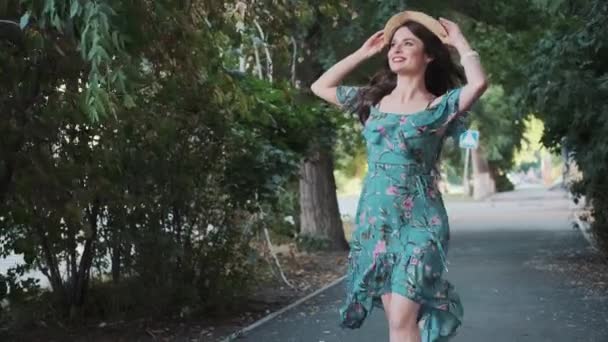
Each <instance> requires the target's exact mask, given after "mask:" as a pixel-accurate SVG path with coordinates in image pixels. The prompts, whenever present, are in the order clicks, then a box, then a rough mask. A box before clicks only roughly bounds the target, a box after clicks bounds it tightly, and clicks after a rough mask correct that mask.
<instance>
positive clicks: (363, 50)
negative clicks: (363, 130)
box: [310, 31, 384, 105]
mask: <svg viewBox="0 0 608 342" xmlns="http://www.w3.org/2000/svg"><path fill="white" fill-rule="evenodd" d="M383 47H384V32H383V31H378V32H376V33H375V34H374V35H372V36H371V37H370V38H368V39H367V41H366V42H365V43H364V44H363V46H361V47H360V48H359V50H357V51H355V52H354V53H352V54H350V55H348V56H346V57H345V58H344V59H342V60H341V61H339V62H338V63H336V64H334V65H333V66H332V67H331V68H329V69H328V70H327V71H325V72H324V73H323V75H321V77H319V78H318V79H317V80H316V81H315V82H314V83H313V84H312V85H311V86H310V89H311V90H312V92H313V93H314V94H315V95H317V96H318V97H320V98H322V99H323V100H325V101H327V102H330V103H333V104H336V105H340V103H339V102H338V99H337V97H336V88H337V87H338V85H340V82H342V80H343V79H344V78H345V77H346V75H348V73H350V72H351V71H352V70H354V69H355V68H356V67H357V65H359V64H361V63H362V62H363V61H365V60H366V59H368V58H369V57H371V56H373V55H375V54H376V53H378V52H379V51H381V50H382V48H383Z"/></svg>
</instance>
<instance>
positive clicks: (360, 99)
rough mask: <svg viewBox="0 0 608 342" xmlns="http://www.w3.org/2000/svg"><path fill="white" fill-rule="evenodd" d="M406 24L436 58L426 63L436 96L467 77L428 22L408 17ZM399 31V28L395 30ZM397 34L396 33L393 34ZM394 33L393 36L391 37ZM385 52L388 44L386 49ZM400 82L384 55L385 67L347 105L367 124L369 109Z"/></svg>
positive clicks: (429, 84)
mask: <svg viewBox="0 0 608 342" xmlns="http://www.w3.org/2000/svg"><path fill="white" fill-rule="evenodd" d="M404 26H405V27H407V28H408V29H409V30H410V31H412V33H413V34H414V35H415V36H416V37H418V38H419V39H420V40H421V41H422V42H423V43H424V52H425V53H426V54H427V55H428V56H429V57H431V58H433V60H432V61H431V62H430V63H429V64H428V65H427V68H426V72H425V75H424V79H425V84H426V88H427V89H428V90H429V92H431V93H432V94H433V95H435V96H441V95H443V94H444V93H445V92H447V91H448V90H449V89H452V88H454V87H456V86H458V85H460V84H462V83H463V82H464V80H465V77H464V72H463V71H462V69H461V68H460V67H458V66H457V65H456V63H455V62H454V61H453V60H452V58H451V56H450V51H449V50H448V47H447V46H446V45H445V44H443V43H442V42H441V40H439V38H438V37H437V36H436V35H435V34H433V33H432V32H431V31H430V30H429V29H427V28H426V27H425V26H423V25H421V24H419V23H418V22H415V21H408V22H406V23H404V24H403V25H402V26H401V27H404ZM395 32H396V30H395ZM393 35H394V34H393ZM392 38H393V37H391V40H392ZM383 52H384V54H385V55H387V53H386V48H385V50H383ZM396 86H397V74H395V73H394V72H393V71H392V70H391V69H390V67H389V62H388V56H387V58H386V59H385V64H384V68H383V69H382V70H380V71H378V72H377V73H376V74H375V75H374V76H373V77H372V79H371V80H370V82H369V84H368V85H367V86H365V87H362V88H361V90H360V91H359V92H358V94H357V97H356V98H355V99H354V100H353V101H351V103H349V104H347V108H348V109H349V110H350V111H351V112H352V113H356V114H357V115H358V117H359V121H361V123H362V124H365V121H367V118H368V117H369V110H370V107H371V106H374V105H376V104H378V103H379V102H380V100H381V99H382V98H383V97H384V96H386V95H388V94H390V93H391V92H392V91H393V89H395V87H396Z"/></svg>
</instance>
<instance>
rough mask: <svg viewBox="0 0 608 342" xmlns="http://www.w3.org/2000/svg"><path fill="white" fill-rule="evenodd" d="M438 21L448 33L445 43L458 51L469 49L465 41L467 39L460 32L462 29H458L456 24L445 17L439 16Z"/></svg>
mask: <svg viewBox="0 0 608 342" xmlns="http://www.w3.org/2000/svg"><path fill="white" fill-rule="evenodd" d="M439 23H440V24H441V26H443V27H444V28H445V30H446V31H447V33H448V37H447V38H446V43H447V44H449V45H452V46H453V47H455V48H456V49H457V50H458V52H459V53H462V52H466V51H468V50H470V49H471V47H470V46H469V42H467V39H466V38H465V37H464V35H463V34H462V31H460V27H458V24H456V23H455V22H453V21H451V20H448V19H445V18H439Z"/></svg>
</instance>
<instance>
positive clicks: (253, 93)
mask: <svg viewBox="0 0 608 342" xmlns="http://www.w3.org/2000/svg"><path fill="white" fill-rule="evenodd" d="M79 3H80V2H79ZM38 4H39V2H32V3H31V4H30V3H29V2H24V4H23V7H19V5H18V4H17V2H15V3H12V4H11V6H9V7H7V8H2V10H4V11H6V13H4V12H3V13H2V14H3V15H4V16H8V17H11V18H15V19H16V20H17V19H18V18H25V19H23V20H22V21H23V23H27V25H24V28H25V31H23V33H24V34H23V35H19V37H20V38H19V39H21V40H19V39H2V40H1V41H0V42H1V44H2V47H3V48H2V49H0V63H2V64H3V65H13V66H14V68H11V69H10V70H4V69H3V76H5V77H3V78H2V83H0V86H1V87H2V90H3V91H2V96H0V103H1V104H2V107H3V108H6V109H8V112H7V118H6V120H3V121H2V123H0V131H1V132H2V140H1V145H0V146H1V148H2V154H1V159H0V180H2V183H0V184H2V187H1V188H0V198H1V199H2V202H0V206H1V211H0V217H1V222H2V223H1V225H0V236H2V242H3V243H2V245H1V246H0V253H1V254H2V255H9V254H12V253H17V254H23V255H24V259H25V265H22V266H20V267H19V268H17V269H15V270H14V271H12V272H11V273H9V274H6V275H3V276H2V278H0V280H1V281H2V283H3V284H8V285H9V291H8V292H0V295H1V296H0V299H3V298H8V299H10V300H11V306H15V305H17V304H18V303H19V300H23V301H37V300H44V301H45V303H47V304H51V306H52V307H53V309H54V310H55V311H56V312H58V313H59V317H69V318H72V319H79V318H83V317H84V316H82V315H81V313H86V314H91V315H100V316H102V317H101V318H103V317H105V316H107V315H114V314H124V315H129V314H148V315H157V314H158V315H160V314H170V313H176V312H178V313H179V312H182V311H183V306H184V305H187V307H188V308H189V309H188V310H186V311H189V312H200V310H204V312H211V311H212V310H223V309H226V308H227V307H230V306H232V305H235V304H236V303H237V298H238V297H239V296H241V295H243V294H244V293H246V290H247V287H248V285H249V284H251V282H252V281H255V278H254V277H251V274H252V273H253V272H252V267H253V265H254V264H255V260H256V255H255V254H254V253H253V251H252V250H251V248H250V247H249V241H250V240H251V239H252V238H253V237H254V236H255V234H256V232H257V231H258V230H259V228H260V226H261V222H260V219H258V215H257V214H258V213H259V212H260V211H261V210H262V208H263V210H265V211H266V212H272V213H273V214H274V215H275V217H280V216H281V215H282V216H283V217H284V216H285V215H286V214H291V215H293V211H292V210H293V207H286V206H282V205H283V203H281V202H280V194H281V193H282V192H283V191H284V188H286V187H287V186H289V184H292V183H293V182H294V178H295V177H296V175H297V173H296V172H297V165H298V160H299V159H300V158H301V157H302V155H303V153H304V152H305V151H307V150H308V149H309V148H310V146H309V145H310V140H311V139H310V138H309V137H308V136H307V133H306V132H309V133H310V132H316V131H319V130H318V129H317V128H318V127H328V128H330V127H331V125H330V124H325V122H329V121H328V119H324V120H317V119H316V118H317V116H315V115H314V113H313V114H307V113H311V112H310V111H302V110H301V109H300V108H302V107H300V106H299V105H298V104H297V102H298V100H297V97H296V96H295V93H294V92H293V90H291V89H290V88H289V87H288V86H286V85H285V84H284V83H282V82H278V83H276V84H269V83H268V82H265V81H261V80H256V79H253V78H251V77H249V76H248V75H246V74H240V73H236V72H231V71H227V70H226V68H224V67H223V62H224V61H223V56H222V52H223V51H227V50H228V49H229V45H226V43H225V37H226V36H227V35H230V34H231V33H230V32H231V31H230V29H231V22H229V21H227V19H226V18H225V17H224V13H223V12H221V6H220V7H219V8H218V6H216V5H217V4H215V3H213V2H208V1H205V2H189V3H188V4H181V3H175V2H164V1H163V2H156V3H149V2H145V1H134V2H129V3H124V2H118V1H117V2H110V1H108V2H96V3H95V4H97V5H99V6H101V7H103V8H104V10H106V11H108V13H121V14H120V15H109V16H108V17H107V18H105V17H104V18H105V19H100V20H102V21H103V20H108V24H107V26H108V27H113V28H117V30H119V31H118V33H117V35H118V36H119V37H120V36H124V37H128V39H126V38H125V41H124V42H125V44H124V45H121V46H120V48H121V49H122V51H121V52H119V51H118V50H117V49H116V50H112V51H113V53H111V52H109V51H110V49H106V52H107V53H108V54H109V55H110V59H111V61H112V62H111V63H112V66H111V67H110V66H109V65H106V64H104V63H106V62H107V60H105V59H104V56H105V55H104V53H103V52H100V51H103V50H100V49H105V48H106V47H107V46H106V45H105V44H107V43H108V42H107V39H109V37H110V36H112V37H116V35H114V34H112V33H111V32H110V31H108V32H110V36H107V32H106V33H103V32H102V33H99V32H97V33H96V34H97V35H96V36H93V37H89V36H88V33H86V34H85V33H82V32H81V29H86V25H93V26H91V27H92V28H91V30H93V31H95V29H94V28H93V27H95V25H100V27H98V30H102V31H103V30H105V26H106V24H105V23H104V22H101V23H97V24H90V22H88V21H86V22H85V21H82V20H91V18H89V16H93V14H91V13H89V12H86V11H87V10H85V9H83V11H84V12H82V13H80V12H79V11H78V10H75V14H73V15H67V14H66V12H65V10H66V8H67V7H66V6H67V4H68V3H67V2H61V1H51V0H48V1H46V2H45V6H43V7H41V8H39V7H37V6H38ZM30 5H31V6H30ZM28 6H30V7H28ZM74 6H79V5H74ZM26 11H29V12H27V13H30V14H29V18H28V14H25V17H23V12H26ZM78 16H83V18H80V17H78ZM102 17H103V16H102ZM49 18H50V19H49ZM203 18H204V19H203ZM26 19H27V20H26ZM87 23H88V24H87ZM153 23H154V24H153ZM101 26H104V27H101ZM71 28H74V29H75V31H74V32H73V34H71V35H70V34H69V29H71ZM218 28H221V29H222V30H221V31H219V32H218V31H217V29H218ZM87 32H88V31H87ZM104 32H105V31H104ZM83 40H84V41H85V43H82V41H83ZM89 40H93V41H95V43H92V42H89ZM16 42H17V43H19V44H17V43H16ZM21 42H22V44H21ZM77 42H80V43H77ZM89 43H90V44H99V45H96V46H101V47H100V48H94V47H91V46H93V45H88V44H89ZM65 46H67V47H69V50H67V49H65V48H62V47H65ZM91 49H93V50H96V51H97V52H95V53H89V52H87V51H89V50H91ZM66 51H70V53H65V52H66ZM83 51H84V55H85V56H84V57H86V58H83V56H82V55H81V53H83ZM91 51H92V50H91ZM98 52H99V53H101V55H102V56H99V57H98V56H97V55H96V53H98ZM121 53H124V54H126V57H128V58H122V57H121V56H122V55H121ZM89 56H90V57H89ZM115 57H120V58H115ZM95 63H98V64H95ZM117 70H118V71H117ZM119 71H124V73H125V75H128V79H125V80H124V81H125V82H126V83H125V84H126V85H125V89H128V92H129V94H128V95H126V93H124V92H123V90H124V89H123V87H122V85H120V84H118V83H113V82H111V81H112V80H113V79H114V77H115V75H116V72H119ZM95 72H97V74H95ZM116 77H117V76H116ZM92 78H93V79H95V78H96V79H97V82H94V80H93V81H91V79H92ZM121 79H122V78H121V77H117V78H116V79H115V81H116V82H122V81H121ZM97 86H98V88H97V89H93V88H95V87H97ZM92 89H93V90H92ZM104 93H107V94H108V96H109V97H110V100H109V101H105V100H104V102H103V103H101V104H100V105H103V108H101V107H99V108H98V105H97V104H96V103H97V102H95V101H98V100H99V96H102V98H105V95H100V94H104ZM123 96H124V98H127V97H126V96H129V97H128V99H129V100H128V101H114V97H116V98H120V97H123ZM91 99H93V100H91ZM91 101H93V102H91ZM108 108H111V109H112V112H113V113H115V114H116V115H115V116H109V115H101V116H99V117H97V115H96V114H100V113H102V111H104V110H106V112H104V113H109V112H107V110H108ZM91 110H92V112H91ZM85 113H86V114H89V116H90V117H91V118H93V119H99V120H87V119H86V117H85V116H84V115H83V114H85ZM319 113H320V114H319V116H321V115H323V114H325V112H324V111H320V112H319ZM294 131H297V132H302V134H300V135H294V134H292V132H294ZM321 131H323V130H321ZM28 269H39V270H41V271H42V272H43V273H44V274H45V275H46V276H47V277H48V278H49V280H50V283H51V291H52V292H51V293H50V294H51V296H50V299H52V300H51V301H46V300H47V299H49V297H48V296H46V295H43V297H37V296H36V295H35V294H36V292H32V291H31V290H28V291H27V292H26V289H31V288H32V286H33V287H34V288H35V287H36V284H31V283H28V282H20V281H19V280H18V278H19V273H20V272H21V271H25V270H28ZM91 284H93V286H92V287H91ZM0 288H1V289H4V288H6V286H0ZM134 294H135V295H134ZM114 295H116V296H114ZM150 298H155V300H150ZM87 304H88V305H87ZM96 306H97V307H98V308H99V309H98V310H92V309H93V308H95V307H96ZM15 312H16V311H15V310H13V311H12V314H13V315H14V314H15Z"/></svg>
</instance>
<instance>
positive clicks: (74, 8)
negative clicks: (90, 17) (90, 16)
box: [70, 0, 80, 18]
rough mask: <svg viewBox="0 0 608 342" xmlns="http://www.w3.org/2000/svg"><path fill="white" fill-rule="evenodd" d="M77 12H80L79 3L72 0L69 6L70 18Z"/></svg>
mask: <svg viewBox="0 0 608 342" xmlns="http://www.w3.org/2000/svg"><path fill="white" fill-rule="evenodd" d="M78 13H80V3H79V2H78V0H72V5H71V6H70V18H74V17H75V16H76V15H77V14H78Z"/></svg>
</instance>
